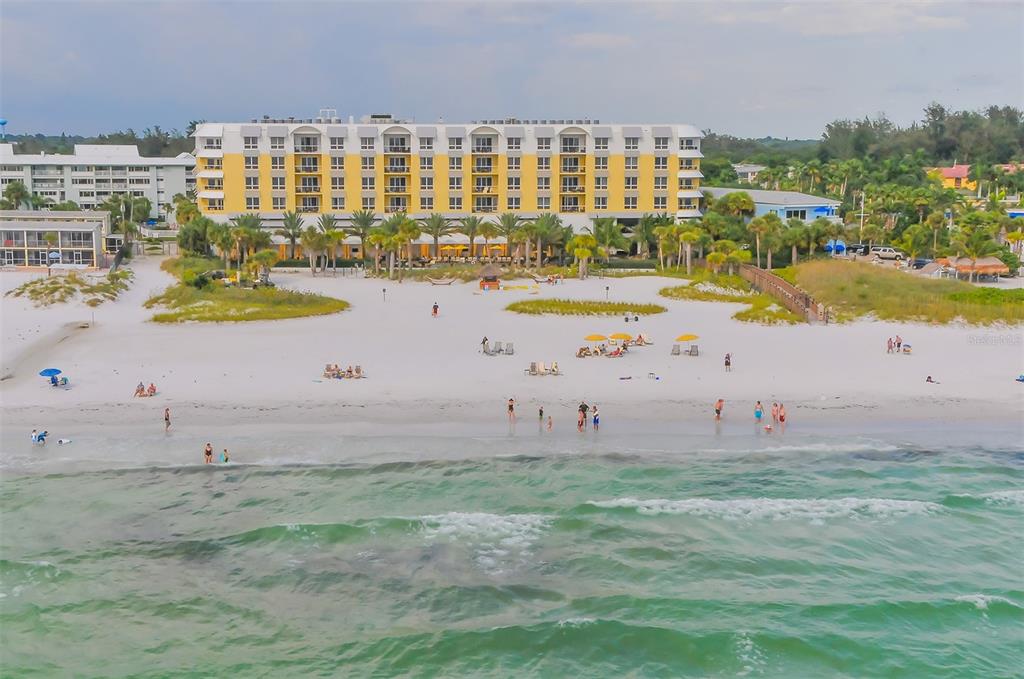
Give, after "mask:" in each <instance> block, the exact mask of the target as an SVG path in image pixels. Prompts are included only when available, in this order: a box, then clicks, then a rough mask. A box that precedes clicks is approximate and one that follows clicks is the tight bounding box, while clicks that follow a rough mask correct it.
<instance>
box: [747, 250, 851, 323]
mask: <svg viewBox="0 0 1024 679" xmlns="http://www.w3.org/2000/svg"><path fill="white" fill-rule="evenodd" d="M740 276H741V277H743V279H744V280H746V281H747V282H748V283H750V285H751V286H753V288H754V289H755V290H757V291H758V292H763V293H765V294H767V295H771V296H772V297H774V298H775V299H776V300H778V302H779V303H780V304H781V305H782V306H784V307H786V308H787V309H789V310H790V311H792V312H793V313H794V314H797V315H798V316H801V317H802V318H804V319H806V320H807V322H808V323H814V322H816V321H818V322H822V323H828V322H829V316H830V313H831V310H830V309H826V308H825V307H824V305H822V304H818V303H817V302H815V301H814V299H813V298H812V297H811V296H810V295H808V294H807V293H806V292H804V291H803V290H801V289H800V288H798V287H796V286H795V285H793V284H792V283H790V282H789V281H786V280H783V279H782V278H779V277H778V276H776V275H775V274H773V273H771V272H769V271H765V270H764V269H758V268H757V267H756V266H751V265H750V264H741V265H740Z"/></svg>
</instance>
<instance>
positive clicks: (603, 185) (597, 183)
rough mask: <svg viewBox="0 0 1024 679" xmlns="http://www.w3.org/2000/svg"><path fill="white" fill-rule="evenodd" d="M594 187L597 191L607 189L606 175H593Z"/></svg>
mask: <svg viewBox="0 0 1024 679" xmlns="http://www.w3.org/2000/svg"><path fill="white" fill-rule="evenodd" d="M594 189H595V190H597V191H607V190H608V177H594Z"/></svg>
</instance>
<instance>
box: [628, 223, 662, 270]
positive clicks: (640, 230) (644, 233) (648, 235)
mask: <svg viewBox="0 0 1024 679" xmlns="http://www.w3.org/2000/svg"><path fill="white" fill-rule="evenodd" d="M656 226H658V218H657V217H655V216H654V215H652V214H644V215H643V216H641V217H640V219H639V220H637V223H636V226H634V227H633V236H632V237H633V242H634V243H636V254H637V255H639V256H640V257H642V258H644V259H647V258H649V257H650V256H651V243H652V242H654V241H656V240H657V239H656V236H655V235H654V228H655V227H656Z"/></svg>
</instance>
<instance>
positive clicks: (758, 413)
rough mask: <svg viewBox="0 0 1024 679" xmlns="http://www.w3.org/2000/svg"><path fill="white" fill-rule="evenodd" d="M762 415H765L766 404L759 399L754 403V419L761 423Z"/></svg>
mask: <svg viewBox="0 0 1024 679" xmlns="http://www.w3.org/2000/svg"><path fill="white" fill-rule="evenodd" d="M762 417H764V406H763V405H761V402H760V401H758V402H757V403H755V404H754V419H755V420H757V423H758V424H761V418H762Z"/></svg>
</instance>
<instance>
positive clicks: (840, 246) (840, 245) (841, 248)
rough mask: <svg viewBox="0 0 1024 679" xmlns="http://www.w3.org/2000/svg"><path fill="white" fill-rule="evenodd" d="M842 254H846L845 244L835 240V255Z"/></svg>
mask: <svg viewBox="0 0 1024 679" xmlns="http://www.w3.org/2000/svg"><path fill="white" fill-rule="evenodd" d="M843 252H846V243H844V242H843V241H841V240H837V241H836V254H837V255H838V254H841V253H843Z"/></svg>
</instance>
